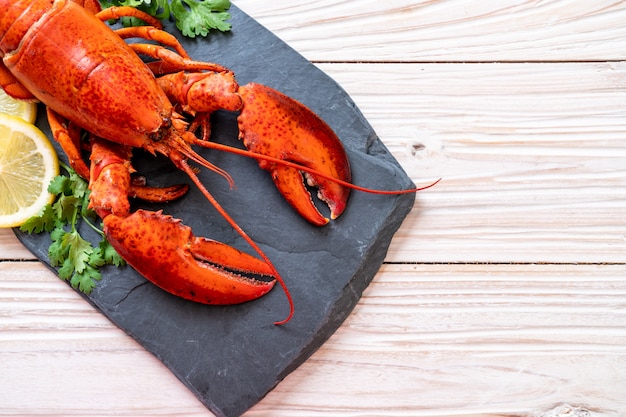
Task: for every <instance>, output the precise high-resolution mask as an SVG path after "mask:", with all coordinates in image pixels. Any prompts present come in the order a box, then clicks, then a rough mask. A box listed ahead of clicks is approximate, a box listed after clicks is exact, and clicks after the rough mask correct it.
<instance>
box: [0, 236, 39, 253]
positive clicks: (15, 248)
mask: <svg viewBox="0 0 626 417" xmlns="http://www.w3.org/2000/svg"><path fill="white" fill-rule="evenodd" d="M3 259H14V260H15V259H28V260H32V259H35V257H34V256H33V254H32V253H30V252H29V251H28V250H26V248H25V247H24V246H23V245H22V244H21V243H20V242H19V240H17V238H16V237H15V235H14V234H13V231H12V230H11V229H0V260H3Z"/></svg>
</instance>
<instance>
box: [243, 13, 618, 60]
mask: <svg viewBox="0 0 626 417" xmlns="http://www.w3.org/2000/svg"><path fill="white" fill-rule="evenodd" d="M236 4H237V6H238V7H239V8H241V9H242V10H243V11H245V12H247V13H249V14H251V15H252V16H254V17H255V18H256V19H257V20H258V21H259V22H261V23H262V24H263V25H265V26H266V27H268V28H269V29H270V30H272V31H274V32H275V33H276V34H278V36H280V37H281V39H283V40H284V41H286V42H287V43H289V44H290V45H292V46H293V47H294V48H295V49H296V50H297V51H299V52H300V53H302V54H303V55H304V56H305V57H307V58H308V59H309V60H312V61H321V62H328V61H330V62H348V61H349V62H363V61H367V62H503V61H519V62H528V61H537V62H554V61H606V60H611V61H621V60H623V59H624V58H625V57H626V50H625V48H624V43H623V40H624V37H625V36H626V27H624V25H623V21H624V19H625V18H626V3H624V2H623V1H603V0H588V1H583V2H581V1H577V0H551V1H530V0H499V1H483V0H447V1H436V0H421V1H408V0H388V1H384V2H381V1H375V0H351V1H333V0H320V1H310V0H291V1H289V3H288V4H287V5H285V4H282V3H279V2H274V3H269V4H268V3H267V2H259V1H254V0H239V1H237V2H236Z"/></svg>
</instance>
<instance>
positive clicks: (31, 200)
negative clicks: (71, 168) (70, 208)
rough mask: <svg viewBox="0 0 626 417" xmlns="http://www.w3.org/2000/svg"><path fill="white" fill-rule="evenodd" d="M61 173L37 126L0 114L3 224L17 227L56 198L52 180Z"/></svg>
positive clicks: (0, 215) (0, 210)
mask: <svg viewBox="0 0 626 417" xmlns="http://www.w3.org/2000/svg"><path fill="white" fill-rule="evenodd" d="M58 174H59V160H58V157H57V154H56V152H55V150H54V148H53V147H52V144H51V143H50V141H49V140H48V138H47V137H46V135H44V134H43V132H41V131H40V130H39V129H38V128H37V127H36V126H35V125H33V124H31V123H27V122H25V121H24V120H22V119H20V118H18V117H15V116H10V115H6V114H0V227H16V226H19V225H21V224H22V223H24V222H25V221H26V220H28V219H29V218H30V217H32V216H36V215H38V214H39V212H40V211H41V209H42V208H43V207H44V206H45V205H46V204H48V203H51V202H52V200H53V197H54V196H53V195H51V194H50V193H49V192H48V185H49V184H50V181H51V180H52V179H53V178H54V177H55V176H57V175H58Z"/></svg>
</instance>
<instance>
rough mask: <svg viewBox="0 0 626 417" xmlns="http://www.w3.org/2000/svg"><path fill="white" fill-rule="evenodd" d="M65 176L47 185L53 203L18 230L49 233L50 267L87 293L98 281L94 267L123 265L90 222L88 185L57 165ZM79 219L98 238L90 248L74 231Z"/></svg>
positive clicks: (91, 211) (99, 276)
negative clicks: (53, 196)
mask: <svg viewBox="0 0 626 417" xmlns="http://www.w3.org/2000/svg"><path fill="white" fill-rule="evenodd" d="M61 165H62V166H63V168H64V169H65V170H66V171H67V172H68V175H67V176H66V175H59V176H57V177H55V178H54V179H52V181H51V182H50V184H49V186H48V190H49V191H50V193H52V194H54V195H55V196H56V201H55V202H54V203H53V204H48V205H46V206H45V207H44V208H43V209H42V210H41V212H40V213H39V215H37V216H34V217H31V218H30V219H28V220H27V221H26V222H25V223H24V224H23V225H22V226H21V227H20V230H22V231H23V232H26V233H42V232H49V233H50V239H51V240H52V243H51V244H50V246H49V247H48V257H49V258H50V264H51V265H52V266H53V267H59V269H58V274H59V277H60V278H62V279H64V280H66V281H69V282H70V284H71V285H72V287H74V288H76V289H78V290H80V291H82V292H84V293H85V294H90V293H91V291H92V290H93V288H94V287H95V285H96V281H98V280H100V279H101V278H102V275H101V274H100V271H99V270H98V268H100V267H102V266H105V265H116V266H122V265H125V262H124V260H123V259H122V258H121V257H120V256H119V254H118V253H117V252H116V251H115V249H114V248H113V247H112V246H111V244H110V243H109V242H108V241H107V240H106V238H105V237H104V233H103V232H102V231H101V230H98V229H97V228H96V227H95V226H93V225H92V224H91V222H90V220H89V219H90V218H95V217H96V216H95V213H94V212H93V210H90V209H89V208H88V207H87V206H88V204H89V189H88V184H87V182H86V181H85V180H83V179H82V178H81V177H80V176H79V175H78V174H76V172H75V171H74V170H73V169H71V168H69V167H67V166H65V165H64V164H61ZM79 219H82V220H83V221H84V222H85V223H87V224H88V225H89V226H91V227H92V228H93V229H95V230H96V231H97V232H98V233H99V234H100V236H101V239H100V241H99V242H98V244H97V246H96V247H95V248H94V246H93V245H92V243H91V242H90V241H88V240H86V239H84V238H83V237H82V236H81V235H80V233H79V232H78V229H77V228H76V226H77V223H78V221H79Z"/></svg>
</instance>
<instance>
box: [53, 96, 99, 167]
mask: <svg viewBox="0 0 626 417" xmlns="http://www.w3.org/2000/svg"><path fill="white" fill-rule="evenodd" d="M46 111H47V116H48V123H49V124H50V130H52V136H53V137H54V139H55V140H56V141H57V142H58V143H59V145H61V148H63V152H65V154H66V155H67V158H68V161H69V163H70V166H71V167H72V168H73V169H74V171H76V173H77V174H78V175H80V176H81V177H83V178H84V179H89V167H87V164H86V163H85V161H84V160H83V157H82V155H81V149H80V135H81V128H80V127H79V126H77V125H76V124H74V123H70V122H68V121H67V120H65V119H64V118H62V117H61V116H59V115H58V114H57V113H56V112H54V111H53V110H51V109H50V107H47V108H46Z"/></svg>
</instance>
